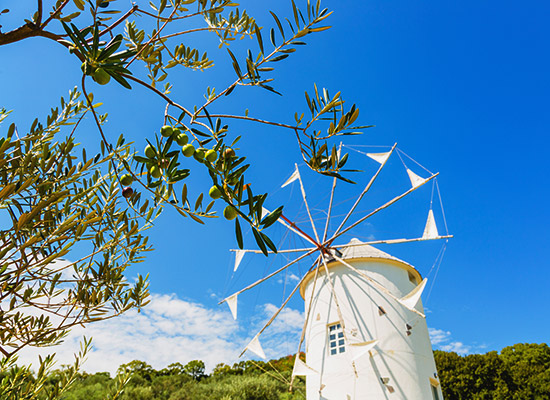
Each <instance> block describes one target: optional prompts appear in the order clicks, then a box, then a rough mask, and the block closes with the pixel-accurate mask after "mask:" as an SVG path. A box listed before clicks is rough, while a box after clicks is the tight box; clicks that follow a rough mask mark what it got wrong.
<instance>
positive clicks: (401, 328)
mask: <svg viewBox="0 0 550 400" xmlns="http://www.w3.org/2000/svg"><path fill="white" fill-rule="evenodd" d="M348 262H349V263H350V264H352V265H353V266H354V267H355V268H357V269H359V270H361V271H363V272H364V273H366V274H367V275H368V276H369V277H371V278H373V279H375V280H376V281H378V282H379V283H380V284H382V285H383V286H385V287H386V288H387V289H388V290H389V291H390V292H391V293H392V294H393V295H395V296H396V297H402V296H404V295H405V294H407V293H409V292H410V291H411V290H412V289H413V288H414V287H415V286H416V285H415V284H414V283H412V282H411V281H410V280H409V275H408V272H407V270H406V269H405V267H404V266H402V265H400V263H398V262H395V261H390V260H384V259H355V260H354V259H351V260H348ZM329 267H330V269H329V272H330V278H331V280H332V282H333V284H334V286H335V293H336V298H337V301H338V303H339V305H340V310H341V313H342V316H343V320H344V324H345V334H346V336H347V340H348V345H346V352H345V353H342V354H338V355H333V356H331V355H329V352H328V338H327V325H328V324H332V323H335V322H338V321H339V319H340V318H339V316H338V312H337V308H336V305H335V301H334V298H333V295H332V291H331V289H330V286H329V285H328V283H327V281H326V274H325V273H324V272H323V273H322V274H321V273H319V276H318V277H317V280H316V283H315V291H314V292H313V290H314V280H313V279H311V280H310V281H309V282H307V283H306V287H305V292H304V294H305V296H304V297H305V305H306V315H308V310H307V307H308V305H309V299H310V298H311V296H312V294H313V300H312V306H311V312H310V313H309V323H308V327H307V331H306V363H307V364H308V365H309V366H310V367H311V368H313V369H315V370H316V371H318V372H319V373H320V374H319V375H310V376H308V377H307V379H306V386H307V400H320V399H326V400H363V399H365V400H366V399H369V400H377V399H403V400H405V399H406V400H431V399H433V394H432V389H431V385H430V377H431V378H435V377H436V375H434V373H436V368H435V362H434V359H433V354H432V347H431V343H430V339H429V334H428V328H427V325H426V321H425V319H424V318H422V317H421V316H419V315H417V314H415V313H413V312H412V311H410V310H408V309H406V308H405V307H403V306H402V305H401V304H399V303H398V302H396V301H395V300H393V299H392V298H391V297H389V296H388V295H386V294H384V293H383V292H380V291H379V290H378V289H376V288H374V287H372V286H371V285H370V284H369V283H368V281H367V280H366V279H364V278H363V277H361V276H360V275H358V274H356V273H355V272H353V271H352V270H351V269H349V268H348V267H346V266H343V265H341V264H338V263H334V262H333V263H331V264H330V265H329ZM321 271H323V269H322V268H321ZM379 306H381V307H382V308H383V309H384V310H385V311H386V314H384V315H382V316H380V315H379V312H378V307H379ZM417 309H418V310H419V311H421V312H423V308H422V304H421V303H420V302H419V304H418V305H417ZM407 323H408V324H409V325H411V326H412V330H411V335H410V336H408V335H407V333H406V331H407V328H406V324H407ZM374 339H378V340H379V342H378V345H377V346H376V347H375V348H374V349H373V350H372V351H371V355H369V354H366V355H364V356H362V357H360V358H359V359H357V360H356V361H355V362H353V361H352V358H353V356H354V354H357V352H358V351H360V350H361V347H359V346H358V347H354V346H350V345H349V343H357V342H364V341H370V340H374ZM354 365H355V368H354ZM380 378H389V381H388V383H387V385H388V386H391V387H392V388H393V389H394V392H393V393H390V390H389V389H388V387H387V386H386V385H384V384H383V383H382V380H381V379H380ZM322 385H324V387H323V388H322V390H321V386H322ZM438 392H439V399H443V396H442V393H441V389H440V388H438Z"/></svg>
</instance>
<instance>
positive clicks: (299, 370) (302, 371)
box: [292, 357, 318, 376]
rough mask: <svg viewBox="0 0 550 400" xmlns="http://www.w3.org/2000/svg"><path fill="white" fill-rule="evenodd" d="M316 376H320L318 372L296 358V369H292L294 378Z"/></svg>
mask: <svg viewBox="0 0 550 400" xmlns="http://www.w3.org/2000/svg"><path fill="white" fill-rule="evenodd" d="M314 374H318V372H317V371H315V370H314V369H313V368H311V367H310V366H309V365H307V364H306V363H305V362H303V361H302V360H300V358H298V357H296V361H295V362H294V368H293V369H292V376H308V375H314Z"/></svg>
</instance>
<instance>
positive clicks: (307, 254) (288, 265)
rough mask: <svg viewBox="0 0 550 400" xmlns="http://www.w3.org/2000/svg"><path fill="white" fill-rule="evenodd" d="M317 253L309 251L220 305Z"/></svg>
mask: <svg viewBox="0 0 550 400" xmlns="http://www.w3.org/2000/svg"><path fill="white" fill-rule="evenodd" d="M315 251H317V249H313V250H310V251H308V252H307V253H305V254H302V255H301V256H300V257H298V258H297V259H295V260H294V261H291V262H289V263H288V264H286V265H284V266H282V267H281V268H279V269H278V270H277V271H274V272H272V273H271V274H269V275H267V276H265V277H263V278H262V279H259V280H257V281H256V282H254V283H251V284H250V285H248V286H247V287H245V288H244V289H241V290H239V291H238V292H235V293H233V294H232V295H231V296H229V297H227V298H225V299H223V300H222V301H220V302H219V303H218V304H222V303H223V302H225V301H226V300H227V299H228V298H230V297H232V296H235V295H239V294H241V293H242V292H245V291H247V290H249V289H252V288H253V287H254V286H257V285H259V284H260V283H262V282H265V281H266V280H268V279H269V278H272V277H274V276H275V275H277V274H278V273H280V272H282V271H284V270H285V269H287V268H288V267H290V266H291V265H293V264H296V263H297V262H298V261H300V260H302V259H304V258H306V257H307V256H309V255H310V254H312V253H314V252H315ZM304 276H305V275H304Z"/></svg>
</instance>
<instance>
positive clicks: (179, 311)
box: [19, 294, 304, 374]
mask: <svg viewBox="0 0 550 400" xmlns="http://www.w3.org/2000/svg"><path fill="white" fill-rule="evenodd" d="M260 310H261V318H260V320H258V325H256V324H253V328H250V325H249V324H241V325H242V326H240V325H239V323H238V321H234V320H233V318H232V317H231V313H230V312H229V309H228V308H227V307H219V308H215V309H210V308H207V307H205V306H204V305H202V304H199V303H195V302H191V301H186V300H183V299H180V298H178V297H177V296H175V295H160V294H153V295H152V296H151V302H150V303H149V304H148V305H147V306H146V307H145V308H144V309H143V310H142V311H141V312H140V313H138V312H137V311H136V310H131V311H129V312H127V313H125V314H123V315H122V316H119V317H116V318H113V319H110V320H106V321H101V322H95V323H92V324H89V325H88V326H87V327H86V328H82V327H76V328H74V329H73V330H72V331H71V333H70V334H69V336H68V337H67V338H66V340H65V342H64V343H63V344H62V345H60V346H57V347H50V348H42V349H36V348H27V349H24V350H23V351H22V352H21V353H20V360H19V362H20V363H21V364H23V363H25V364H29V363H33V365H34V366H36V364H37V359H38V354H41V355H45V354H50V353H54V352H55V353H56V360H57V365H58V366H59V365H61V364H69V363H72V361H73V360H74V356H73V355H74V353H77V352H78V350H79V344H80V342H81V340H82V337H83V335H85V336H86V337H92V338H93V342H92V345H93V350H92V352H91V353H89V355H88V358H87V361H86V362H85V364H84V366H83V369H84V370H85V371H87V372H92V373H93V372H98V371H109V372H110V373H111V374H113V373H115V372H116V369H117V368H118V366H119V365H120V364H123V363H128V362H130V361H132V360H142V361H145V362H147V363H148V364H150V365H152V366H153V368H155V369H161V368H164V367H166V366H167V365H169V364H171V363H173V362H181V363H182V364H186V363H187V362H189V361H191V360H195V359H200V360H203V361H204V362H205V364H206V366H207V369H208V370H211V369H212V368H214V367H215V366H216V364H218V363H221V362H224V363H227V364H233V363H234V362H237V361H239V359H238V355H239V354H240V352H241V351H242V349H243V348H244V346H245V345H246V343H247V342H248V341H247V340H249V339H250V338H251V337H252V336H253V335H255V334H256V333H257V331H258V330H259V329H260V328H261V326H263V324H265V322H267V320H268V319H269V318H270V317H271V316H272V315H273V313H274V312H275V311H276V310H277V307H276V306H274V305H273V304H266V305H263V306H260ZM303 318H304V317H303V313H301V312H300V311H297V310H294V309H290V308H285V309H284V310H283V311H282V312H281V313H280V314H279V316H278V317H277V318H276V319H275V321H274V322H273V324H272V325H271V326H270V328H269V329H268V330H266V332H265V333H263V334H262V335H261V337H260V340H261V342H262V345H263V346H264V348H265V350H266V354H267V356H268V358H275V357H277V358H278V357H282V356H285V355H288V354H291V353H292V352H295V351H296V349H295V347H296V346H297V345H298V340H299V335H300V332H301V329H302V324H303V321H304V319H303ZM260 324H261V326H260ZM245 325H246V326H245ZM249 356H252V355H251V354H248V353H247V354H246V355H245V356H244V358H243V359H247V357H249Z"/></svg>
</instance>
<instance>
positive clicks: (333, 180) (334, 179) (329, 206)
mask: <svg viewBox="0 0 550 400" xmlns="http://www.w3.org/2000/svg"><path fill="white" fill-rule="evenodd" d="M341 151H342V142H340V147H339V148H338V158H340V153H341ZM337 180H338V179H337V178H336V177H334V178H333V179H332V190H331V191H330V202H329V204H328V213H327V222H326V223H325V231H324V232H323V242H324V241H325V240H327V233H328V225H329V222H330V214H331V213H332V201H333V200H334V189H336V181H337Z"/></svg>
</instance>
